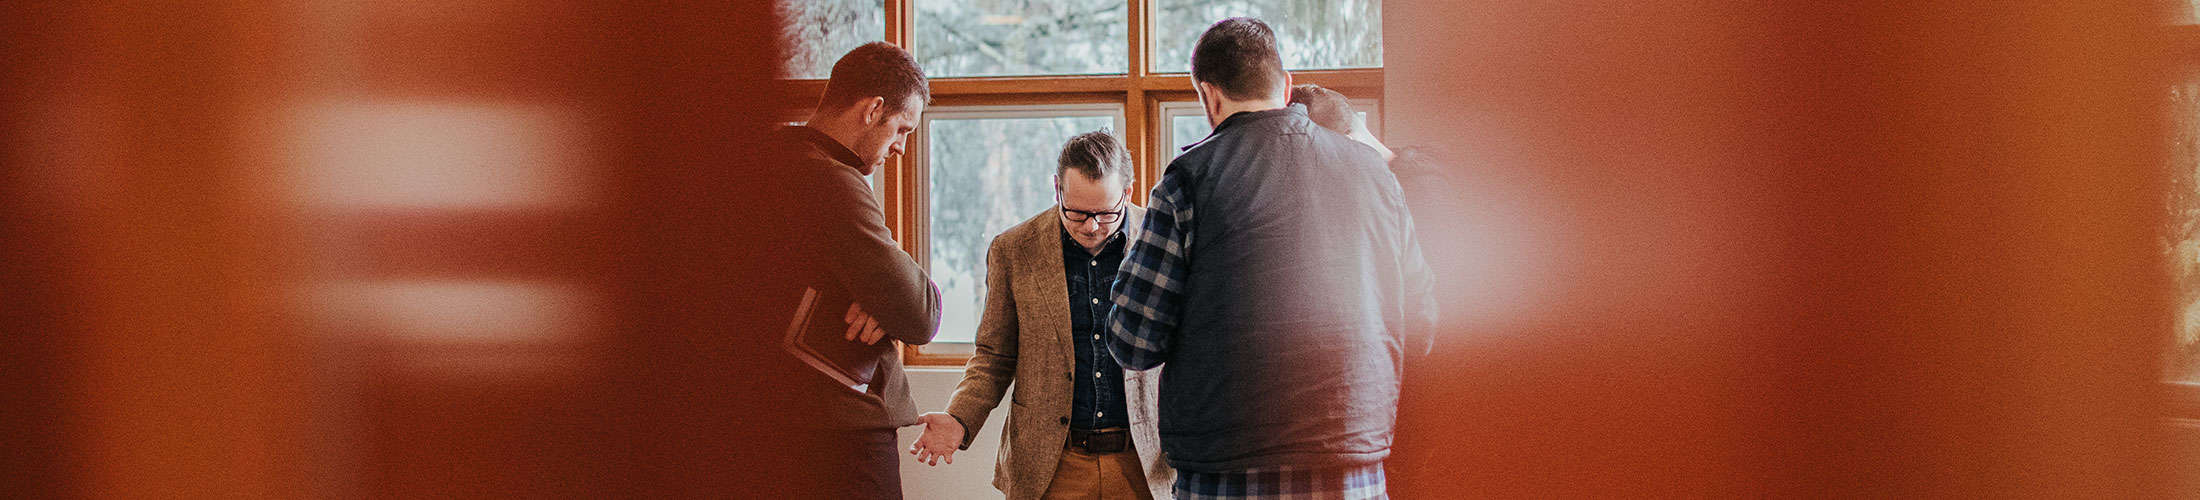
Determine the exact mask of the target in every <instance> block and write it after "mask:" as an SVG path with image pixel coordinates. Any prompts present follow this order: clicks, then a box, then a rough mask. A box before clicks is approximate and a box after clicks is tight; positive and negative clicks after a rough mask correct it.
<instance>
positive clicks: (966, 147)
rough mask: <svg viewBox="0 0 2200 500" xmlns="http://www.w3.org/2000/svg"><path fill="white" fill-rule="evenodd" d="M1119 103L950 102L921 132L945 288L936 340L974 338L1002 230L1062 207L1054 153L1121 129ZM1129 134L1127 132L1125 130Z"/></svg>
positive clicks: (938, 280)
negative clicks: (991, 255)
mask: <svg viewBox="0 0 2200 500" xmlns="http://www.w3.org/2000/svg"><path fill="white" fill-rule="evenodd" d="M1122 121H1123V118H1122V110H1121V108H1120V107H1119V106H1115V105H1085V106H1044V107H997V108H942V109H938V110H935V111H930V112H927V113H925V120H924V126H923V127H922V128H921V129H920V130H919V131H918V135H920V136H921V137H922V138H923V139H922V140H921V141H919V144H921V145H923V148H924V149H923V150H922V151H920V152H919V153H918V154H919V156H921V158H919V159H918V160H917V161H919V162H921V163H923V164H924V165H925V167H924V170H925V172H926V174H925V177H926V183H925V184H926V189H927V191H928V192H927V195H926V198H928V199H929V200H930V203H929V206H930V207H929V208H930V210H928V211H927V212H928V213H929V214H930V217H929V218H928V222H927V228H926V231H925V233H926V234H927V238H926V240H927V243H928V244H927V245H926V246H925V248H926V250H927V251H926V255H927V257H928V258H927V259H926V260H927V261H928V262H927V264H928V265H927V266H926V271H927V272H929V273H931V275H932V282H933V283H935V284H937V285H939V287H940V301H941V303H942V304H941V309H942V311H941V314H940V332H939V336H938V337H936V338H934V339H933V341H934V342H947V343H954V342H970V341H972V340H973V338H974V336H975V334H976V332H977V330H978V315H979V313H980V312H982V311H983V310H984V307H985V292H986V290H985V272H986V269H985V252H986V248H987V246H988V245H989V244H991V243H992V241H993V237H994V236H996V235H999V234H1001V231H1003V230H1006V229H1008V228H1009V227H1010V226H1014V225H1016V224H1017V223H1021V222H1023V221H1024V220H1026V219H1030V218H1031V216H1033V215H1036V214H1038V213H1040V212H1042V211H1045V210H1046V209H1047V207H1050V206H1053V205H1054V181H1053V179H1054V170H1055V158H1056V157H1057V156H1059V155H1060V154H1061V151H1062V143H1064V142H1067V141H1068V140H1069V138H1070V137H1071V136H1075V135H1077V134H1081V133H1085V132H1091V131H1094V130H1109V131H1120V130H1122V129H1123V125H1122ZM1117 134H1118V135H1120V132H1117Z"/></svg>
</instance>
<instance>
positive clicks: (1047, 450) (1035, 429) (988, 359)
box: [947, 206, 1176, 500]
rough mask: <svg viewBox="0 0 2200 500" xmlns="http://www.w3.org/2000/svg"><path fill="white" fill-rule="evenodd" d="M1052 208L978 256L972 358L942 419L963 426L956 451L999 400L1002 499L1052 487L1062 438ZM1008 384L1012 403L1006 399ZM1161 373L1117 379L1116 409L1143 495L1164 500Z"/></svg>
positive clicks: (1062, 340) (1063, 348)
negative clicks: (982, 290)
mask: <svg viewBox="0 0 2200 500" xmlns="http://www.w3.org/2000/svg"><path fill="white" fill-rule="evenodd" d="M1058 208H1059V207H1051V208H1048V209H1047V210H1046V211H1044V212H1040V213H1039V214H1038V215H1036V216H1033V217H1032V218H1031V219H1029V220H1026V221H1024V222H1022V223H1019V224H1017V225H1016V226H1014V227H1011V228H1009V229H1008V230H1007V231H1003V232H1001V235H1000V236H997V237H994V238H993V243H992V245H991V246H990V247H989V248H988V249H987V250H986V256H985V265H986V278H985V281H986V298H985V312H984V313H983V314H982V315H981V316H979V320H978V332H977V341H976V343H977V345H976V353H975V354H973V355H972V356H971V358H970V363H969V364H968V365H966V366H965V367H964V368H963V378H962V383H961V384H959V385H957V386H956V387H955V396H954V398H953V399H952V400H951V401H950V402H949V403H948V405H947V413H948V414H949V415H954V416H955V419H957V420H960V421H961V422H962V424H963V431H964V432H963V443H962V447H963V448H965V449H967V448H969V447H970V441H971V440H972V439H973V436H976V435H977V434H978V430H979V428H980V427H983V426H984V425H985V419H986V415H987V414H989V413H992V412H993V409H994V408H995V407H996V406H999V405H1000V403H1001V396H1003V395H1004V394H1007V395H1009V409H1008V419H1007V422H1008V423H1007V425H1006V426H1005V427H1004V428H1003V429H1001V452H1000V458H999V460H998V461H997V462H995V464H994V468H993V487H994V488H998V489H1000V490H1001V493H1004V494H1006V495H1008V498H1009V499H1010V500H1024V499H1035V498H1039V496H1040V495H1041V494H1044V493H1046V489H1047V485H1048V483H1050V482H1052V480H1053V478H1054V469H1055V466H1056V465H1057V464H1058V463H1059V462H1060V461H1061V457H1062V448H1063V444H1064V443H1065V442H1066V441H1068V439H1069V408H1070V392H1071V388H1072V387H1073V385H1074V382H1073V379H1074V378H1075V377H1076V375H1075V374H1072V373H1070V371H1071V370H1074V369H1076V362H1077V360H1076V350H1075V347H1073V344H1070V312H1069V308H1070V304H1069V284H1068V275H1067V274H1065V273H1066V272H1067V271H1065V270H1064V269H1063V268H1062V240H1061V233H1062V218H1061V217H1060V216H1058V215H1055V214H1056V213H1057V210H1058ZM1125 210H1126V212H1125V214H1124V217H1123V231H1124V234H1123V237H1124V238H1126V240H1127V241H1135V240H1136V239H1137V237H1138V233H1137V231H1138V228H1139V227H1140V226H1139V224H1140V223H1142V222H1144V218H1145V209H1144V208H1140V207H1137V206H1127V207H1126V208H1125ZM1012 384H1013V385H1014V392H1013V394H1010V393H1009V389H1010V386H1011V385H1012ZM1160 387H1161V370H1160V369H1153V370H1145V371H1131V370H1125V371H1124V372H1123V392H1124V395H1123V396H1124V403H1125V404H1124V406H1125V407H1126V408H1127V409H1128V410H1129V411H1130V423H1131V445H1132V447H1134V448H1136V449H1137V452H1138V460H1139V463H1140V464H1141V465H1142V466H1143V467H1144V471H1145V475H1146V483H1147V489H1148V490H1149V491H1151V492H1153V497H1154V498H1157V499H1165V498H1171V491H1172V488H1173V487H1174V485H1175V483H1176V471H1175V469H1171V468H1169V464H1168V460H1166V459H1165V457H1163V456H1162V453H1161V434H1160V430H1159V427H1158V422H1156V419H1157V418H1158V417H1156V411H1155V410H1156V407H1157V405H1158V404H1159V402H1160V396H1159V394H1160Z"/></svg>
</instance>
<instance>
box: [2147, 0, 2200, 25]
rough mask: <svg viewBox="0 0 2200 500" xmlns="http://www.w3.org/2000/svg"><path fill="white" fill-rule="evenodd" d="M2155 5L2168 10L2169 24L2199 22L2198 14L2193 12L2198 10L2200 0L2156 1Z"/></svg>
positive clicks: (2199, 10)
mask: <svg viewBox="0 0 2200 500" xmlns="http://www.w3.org/2000/svg"><path fill="white" fill-rule="evenodd" d="M2157 5H2161V6H2162V7H2163V8H2164V9H2167V10H2168V11H2169V12H2167V14H2169V16H2168V19H2169V24H2172V25H2185V24H2200V14H2195V13H2196V12H2200V0H2170V1H2164V2H2157Z"/></svg>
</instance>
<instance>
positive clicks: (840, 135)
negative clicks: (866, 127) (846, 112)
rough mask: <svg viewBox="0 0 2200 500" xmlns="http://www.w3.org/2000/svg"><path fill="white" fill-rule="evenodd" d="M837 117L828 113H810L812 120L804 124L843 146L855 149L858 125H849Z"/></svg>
mask: <svg viewBox="0 0 2200 500" xmlns="http://www.w3.org/2000/svg"><path fill="white" fill-rule="evenodd" d="M835 118H836V117H833V116H826V115H810V121H808V122H806V123H803V124H802V126H805V127H809V128H811V129H813V130H816V131H818V132H819V133H823V134H825V136H826V137H831V138H832V139H833V142H838V143H840V146H841V147H844V148H849V149H854V148H855V146H853V144H855V138H856V132H855V131H856V127H850V126H847V125H846V124H844V123H841V122H842V121H841V120H837V119H835Z"/></svg>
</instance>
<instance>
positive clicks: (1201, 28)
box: [1148, 0, 1383, 73]
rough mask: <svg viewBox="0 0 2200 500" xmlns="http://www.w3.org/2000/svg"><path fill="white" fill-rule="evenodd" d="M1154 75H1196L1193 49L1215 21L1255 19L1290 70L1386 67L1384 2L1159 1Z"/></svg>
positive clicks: (1362, 0) (1155, 30) (1155, 8)
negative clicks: (1272, 34)
mask: <svg viewBox="0 0 2200 500" xmlns="http://www.w3.org/2000/svg"><path fill="white" fill-rule="evenodd" d="M1154 4H1155V5H1154V15H1153V17H1154V24H1153V29H1154V31H1153V39H1154V46H1153V52H1154V57H1153V58H1152V59H1150V60H1148V64H1149V65H1150V66H1151V67H1152V69H1153V72H1155V73H1183V72H1188V71H1191V70H1192V64H1191V61H1192V45H1194V44H1196V43H1198V42H1199V34H1200V33H1202V32H1205V31H1207V27H1208V26H1209V25H1212V24H1214V22H1215V21H1220V20H1223V19H1228V18H1232V17H1255V18H1259V19H1260V20H1261V21H1263V22H1266V23H1268V27H1269V28H1273V29H1275V30H1276V45H1277V48H1278V49H1279V50H1281V51H1282V52H1283V54H1282V55H1283V65H1284V67H1285V68H1289V69H1294V70H1296V69H1329V68H1370V67H1377V66H1382V65H1383V23H1382V19H1383V2H1382V0H1155V1H1154Z"/></svg>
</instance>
